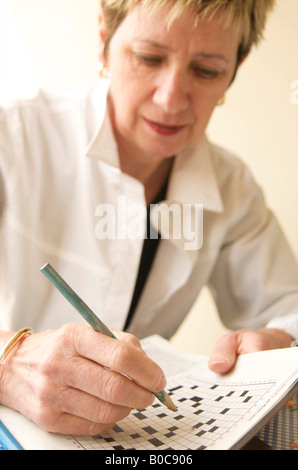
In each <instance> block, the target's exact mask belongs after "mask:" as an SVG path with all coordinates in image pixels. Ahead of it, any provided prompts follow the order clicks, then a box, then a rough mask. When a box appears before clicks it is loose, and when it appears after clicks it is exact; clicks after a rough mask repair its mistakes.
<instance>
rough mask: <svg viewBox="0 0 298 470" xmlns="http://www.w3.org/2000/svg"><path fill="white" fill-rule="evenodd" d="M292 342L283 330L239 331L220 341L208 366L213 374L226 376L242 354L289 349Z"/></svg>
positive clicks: (223, 337)
mask: <svg viewBox="0 0 298 470" xmlns="http://www.w3.org/2000/svg"><path fill="white" fill-rule="evenodd" d="M292 341H293V338H292V337H291V336H290V335H288V334H287V333H286V332H284V331H282V330H277V329H270V328H261V329H259V330H251V329H242V330H237V331H234V332H232V333H228V334H226V335H224V336H221V337H220V338H219V339H218V341H217V342H216V345H215V347H214V349H213V351H212V352H211V355H210V358H209V362H208V365H209V368H210V369H211V370H212V371H213V372H217V373H219V374H224V373H226V372H228V371H229V370H230V369H231V368H232V367H233V365H234V364H235V361H236V359H237V356H239V355H240V354H246V353H249V352H255V351H263V350H266V349H279V348H287V347H290V346H291V342H292Z"/></svg>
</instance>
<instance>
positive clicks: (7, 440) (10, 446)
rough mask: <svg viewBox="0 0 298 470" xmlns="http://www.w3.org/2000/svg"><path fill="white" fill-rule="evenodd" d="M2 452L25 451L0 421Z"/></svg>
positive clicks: (0, 446)
mask: <svg viewBox="0 0 298 470" xmlns="http://www.w3.org/2000/svg"><path fill="white" fill-rule="evenodd" d="M0 450H23V447H22V446H21V445H20V444H19V442H18V441H17V440H16V439H15V437H14V436H13V435H12V434H11V433H10V431H9V430H8V429H7V427H6V426H4V424H3V423H2V421H0Z"/></svg>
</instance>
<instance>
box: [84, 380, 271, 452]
mask: <svg viewBox="0 0 298 470" xmlns="http://www.w3.org/2000/svg"><path fill="white" fill-rule="evenodd" d="M180 382H183V383H179V384H178V383H172V384H171V383H170V384H169V386H168V388H167V390H168V392H169V395H171V398H172V400H173V402H174V403H175V404H176V405H177V407H178V411H177V412H173V411H170V410H168V409H167V408H166V407H165V406H164V405H162V404H161V403H160V402H157V401H155V402H154V403H153V405H152V406H150V407H148V408H147V409H146V410H133V411H132V412H131V414H130V415H129V416H128V417H127V418H126V419H124V420H123V421H120V422H119V423H118V424H117V425H116V426H115V427H114V428H113V429H112V430H110V431H108V432H105V433H103V434H100V435H97V436H93V437H91V438H90V437H79V438H76V439H77V441H78V442H79V443H80V445H81V446H82V447H83V448H84V449H86V450H88V449H98V450H99V449H104V450H131V449H140V450H150V449H151V450H152V449H154V450H171V449H174V450H185V449H192V450H204V449H208V446H210V445H212V443H214V442H215V441H216V440H218V439H220V438H221V437H222V436H223V435H224V434H225V433H226V432H228V431H229V430H230V429H231V428H232V427H233V426H235V425H236V423H237V422H238V421H239V420H240V419H241V417H243V416H244V415H245V414H246V413H247V412H248V411H250V410H251V409H252V407H256V408H257V407H258V402H260V399H261V398H262V397H263V396H264V394H265V393H266V392H268V391H269V390H270V388H271V387H272V386H273V385H274V383H273V382H262V383H253V384H237V383H236V384H235V383H233V384H214V383H209V382H208V381H202V380H198V379H197V378H196V377H192V376H186V377H183V380H182V379H180Z"/></svg>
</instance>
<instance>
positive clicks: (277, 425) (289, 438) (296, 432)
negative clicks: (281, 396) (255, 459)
mask: <svg viewBox="0 0 298 470" xmlns="http://www.w3.org/2000/svg"><path fill="white" fill-rule="evenodd" d="M256 437H257V439H255V440H252V441H251V443H250V444H249V449H251V450H252V449H253V447H254V446H255V448H259V447H258V446H262V443H264V450H265V449H266V448H267V449H271V450H298V393H296V394H295V395H294V396H293V397H292V398H291V400H289V401H288V402H287V404H286V405H285V406H283V407H282V408H281V409H280V411H279V412H278V413H277V414H276V415H275V416H274V417H273V418H272V419H271V420H270V421H269V422H268V423H267V424H266V425H265V426H264V427H263V429H262V430H261V431H260V432H259V433H258V434H257V436H256Z"/></svg>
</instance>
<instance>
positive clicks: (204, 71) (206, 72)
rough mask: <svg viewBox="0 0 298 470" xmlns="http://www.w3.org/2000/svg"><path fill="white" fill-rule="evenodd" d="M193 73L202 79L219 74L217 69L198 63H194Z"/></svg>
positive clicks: (215, 76)
mask: <svg viewBox="0 0 298 470" xmlns="http://www.w3.org/2000/svg"><path fill="white" fill-rule="evenodd" d="M193 73H194V75H195V76H196V77H198V78H204V79H212V78H217V77H218V76H219V71H218V70H214V69H210V68H207V67H201V66H198V65H195V66H194V67H193Z"/></svg>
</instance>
